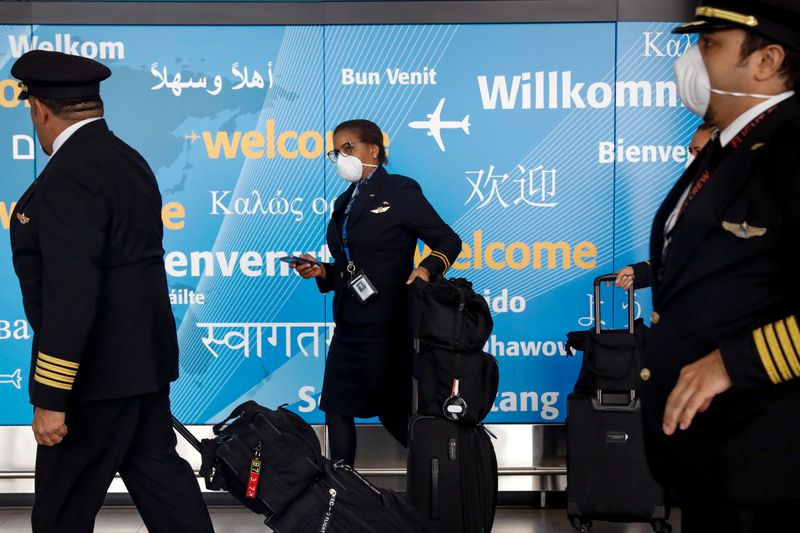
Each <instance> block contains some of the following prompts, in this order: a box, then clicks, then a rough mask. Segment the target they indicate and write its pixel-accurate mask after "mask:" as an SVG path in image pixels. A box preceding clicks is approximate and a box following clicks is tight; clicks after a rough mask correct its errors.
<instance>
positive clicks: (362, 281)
mask: <svg viewBox="0 0 800 533" xmlns="http://www.w3.org/2000/svg"><path fill="white" fill-rule="evenodd" d="M347 285H348V287H350V291H351V292H352V293H353V294H355V295H356V298H358V301H359V302H361V303H362V304H364V303H367V301H369V300H370V299H371V298H373V297H374V296H377V294H378V289H376V288H375V285H373V284H372V282H371V281H370V280H369V278H368V277H367V275H366V274H365V273H364V272H363V271H359V272H356V273H354V274H353V277H352V279H351V280H350V281H349V282H348V283H347Z"/></svg>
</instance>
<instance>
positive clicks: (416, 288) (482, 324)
mask: <svg viewBox="0 0 800 533" xmlns="http://www.w3.org/2000/svg"><path fill="white" fill-rule="evenodd" d="M409 323H410V326H411V335H412V336H413V337H414V338H415V339H419V341H420V342H421V343H422V344H426V345H430V346H438V347H441V348H447V349H449V350H455V351H463V352H474V351H479V350H482V349H483V346H484V345H485V344H486V341H487V340H489V335H491V334H492V327H493V326H494V322H493V321H492V313H491V312H490V311H489V304H487V303H486V300H484V299H483V298H482V297H481V296H480V295H478V294H476V293H475V291H474V290H472V283H470V282H469V281H467V280H466V279H464V278H454V279H446V278H444V277H441V276H439V277H437V278H435V279H432V280H431V281H430V282H429V283H425V282H424V281H422V280H420V279H415V280H414V282H413V283H412V285H411V291H410V294H409Z"/></svg>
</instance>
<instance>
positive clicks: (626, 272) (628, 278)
mask: <svg viewBox="0 0 800 533" xmlns="http://www.w3.org/2000/svg"><path fill="white" fill-rule="evenodd" d="M614 285H616V286H617V287H620V288H621V289H625V290H626V291H627V290H629V289H630V288H631V287H633V267H630V266H626V267H625V268H621V269H620V270H619V272H617V279H616V280H615V281H614Z"/></svg>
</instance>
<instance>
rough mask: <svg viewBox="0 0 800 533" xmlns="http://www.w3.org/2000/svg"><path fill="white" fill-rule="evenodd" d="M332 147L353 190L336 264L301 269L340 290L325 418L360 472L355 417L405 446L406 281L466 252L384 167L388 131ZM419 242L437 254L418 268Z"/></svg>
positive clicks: (342, 212) (409, 185) (364, 132)
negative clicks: (375, 423) (376, 423)
mask: <svg viewBox="0 0 800 533" xmlns="http://www.w3.org/2000/svg"><path fill="white" fill-rule="evenodd" d="M333 146H334V150H332V151H331V152H329V153H328V158H329V159H330V160H331V161H332V162H334V163H336V167H337V170H338V173H339V176H340V177H341V178H342V179H343V180H344V181H345V182H348V183H349V184H350V185H349V187H348V188H347V190H345V191H344V193H342V194H341V195H340V196H339V197H338V198H337V199H336V202H335V203H334V208H333V215H332V217H331V221H330V223H329V225H328V231H327V242H328V247H329V248H330V251H331V256H332V257H333V260H334V262H333V263H325V264H323V265H321V266H317V265H309V264H295V265H294V266H295V268H296V269H297V272H298V273H299V274H300V275H301V276H302V277H303V278H306V279H308V278H315V279H316V282H317V285H318V286H319V289H320V291H321V292H323V293H327V292H329V291H333V292H334V296H333V317H334V320H335V322H336V330H335V333H334V335H333V339H332V342H331V346H330V350H329V352H328V359H327V361H326V365H325V380H324V384H323V387H322V399H321V401H320V409H321V410H323V411H325V423H326V424H327V426H328V435H329V441H330V446H331V458H332V459H334V460H338V459H342V460H344V461H345V462H347V463H348V464H350V465H352V464H353V462H354V460H355V454H356V432H355V423H354V418H355V417H358V418H368V417H373V416H378V417H380V420H381V423H382V424H383V425H384V427H385V428H386V429H387V430H388V431H389V433H391V435H392V436H393V437H394V438H395V439H397V441H399V442H400V443H401V444H403V445H404V446H405V445H406V441H407V438H408V415H409V411H410V407H411V361H412V342H411V335H410V332H409V328H408V321H407V317H406V300H407V296H406V295H407V290H408V284H410V283H411V282H412V281H413V280H414V279H416V278H420V279H422V280H424V281H426V282H427V281H429V279H430V278H431V277H432V276H434V275H438V274H444V273H445V272H446V271H447V269H448V268H449V267H450V265H451V264H452V263H453V261H455V259H456V257H458V254H459V253H461V239H459V237H458V235H456V234H455V232H453V230H452V229H450V227H449V226H448V225H447V224H445V223H444V221H443V220H442V219H441V217H439V215H438V214H437V213H436V211H435V210H434V209H433V207H432V206H431V204H430V203H428V200H427V199H426V198H425V196H424V195H423V194H422V189H421V188H420V186H419V184H418V183H417V182H416V181H414V180H413V179H411V178H407V177H405V176H400V175H398V174H389V173H388V172H387V171H386V170H385V168H384V165H386V163H387V159H386V149H385V148H384V146H383V133H382V132H381V129H380V128H379V127H378V126H377V125H376V124H374V123H373V122H370V121H368V120H349V121H347V122H343V123H342V124H339V125H338V126H337V127H336V129H335V130H334V132H333ZM418 240H422V241H423V242H424V243H425V244H427V245H428V247H430V249H431V250H432V252H431V254H430V255H429V256H427V257H426V258H425V259H424V260H422V262H421V263H420V265H419V266H418V267H417V268H414V264H413V259H414V250H415V248H416V246H417V241H418ZM305 257H306V258H309V259H312V258H311V256H305Z"/></svg>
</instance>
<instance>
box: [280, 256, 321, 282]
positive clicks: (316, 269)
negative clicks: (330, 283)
mask: <svg viewBox="0 0 800 533" xmlns="http://www.w3.org/2000/svg"><path fill="white" fill-rule="evenodd" d="M300 257H302V258H303V259H310V260H311V261H316V259H315V258H314V257H313V256H312V255H310V254H303V255H301V256H300ZM289 266H291V267H292V268H293V269H295V270H297V273H298V274H300V277H302V278H303V279H310V278H320V279H325V269H324V268H322V267H321V266H319V265H311V264H308V263H291V264H290V265H289Z"/></svg>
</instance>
